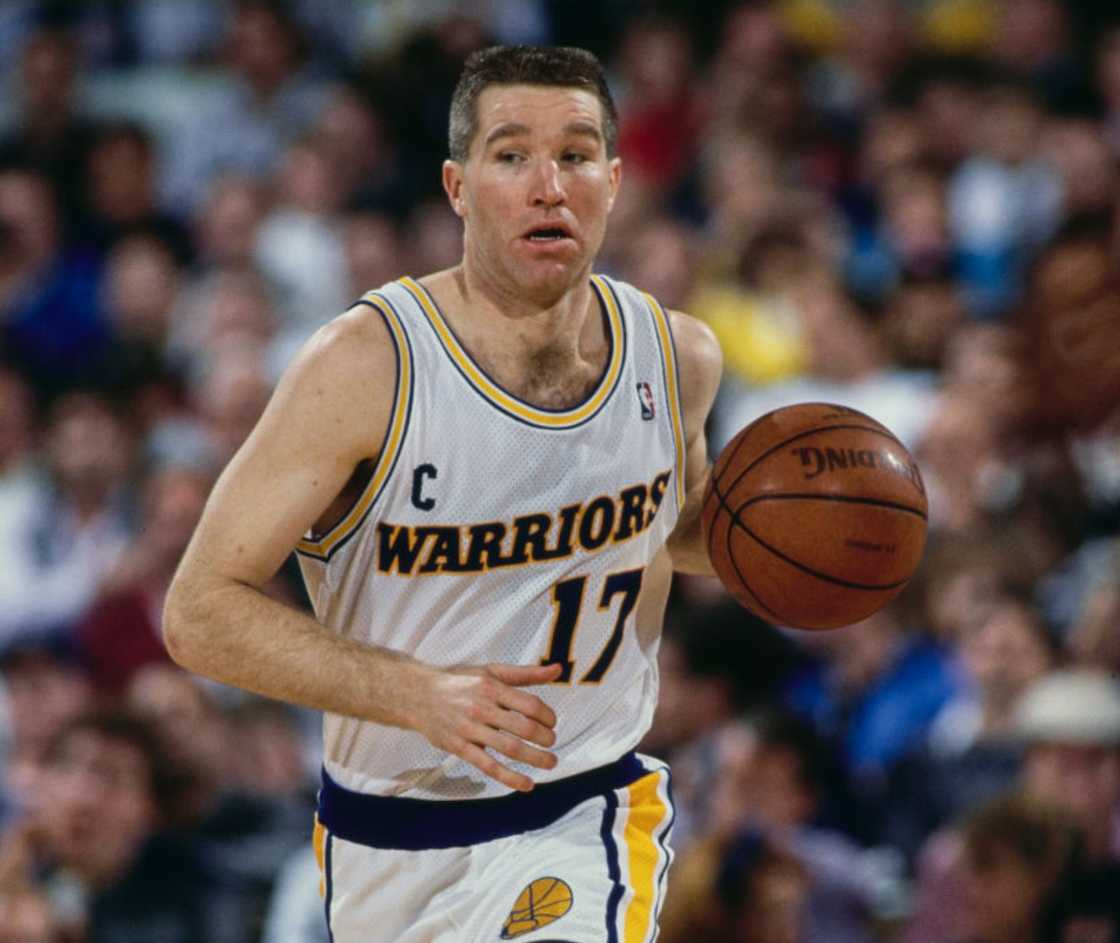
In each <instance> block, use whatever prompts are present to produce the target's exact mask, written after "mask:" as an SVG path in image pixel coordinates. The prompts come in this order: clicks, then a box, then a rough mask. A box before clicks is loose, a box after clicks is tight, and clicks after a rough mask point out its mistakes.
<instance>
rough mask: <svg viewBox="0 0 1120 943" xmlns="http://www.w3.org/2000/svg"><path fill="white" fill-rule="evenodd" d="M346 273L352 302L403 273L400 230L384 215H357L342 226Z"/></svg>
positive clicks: (403, 263)
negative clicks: (343, 230) (343, 229)
mask: <svg viewBox="0 0 1120 943" xmlns="http://www.w3.org/2000/svg"><path fill="white" fill-rule="evenodd" d="M345 227H346V228H345V233H344V239H345V248H346V270H347V272H348V273H349V279H348V284H349V289H350V297H351V298H355V299H356V298H360V297H361V296H362V295H364V294H365V293H366V292H367V291H369V290H370V289H371V288H372V287H380V286H381V285H384V284H385V283H386V282H391V281H392V280H393V279H395V278H397V277H399V276H400V275H401V273H402V272H404V270H405V261H406V260H405V257H404V246H403V242H402V239H401V232H400V228H399V227H398V226H397V224H396V222H395V221H394V220H393V218H392V217H390V216H388V215H386V214H384V213H375V212H369V211H359V212H356V213H351V214H350V215H349V216H347V217H346V222H345Z"/></svg>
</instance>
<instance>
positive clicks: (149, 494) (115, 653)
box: [77, 468, 211, 696]
mask: <svg viewBox="0 0 1120 943" xmlns="http://www.w3.org/2000/svg"><path fill="white" fill-rule="evenodd" d="M210 483H211V479H210V477H209V476H208V475H205V474H202V473H199V472H197V471H193V470H191V469H187V468H161V469H157V470H156V471H155V472H153V474H152V475H151V476H150V477H149V478H148V479H147V480H146V481H145V483H144V494H143V501H142V505H143V507H142V511H141V518H140V527H139V531H138V533H137V535H136V539H135V540H133V541H132V542H131V543H130V545H129V546H128V548H127V549H126V550H125V551H124V553H123V554H122V555H121V559H120V561H119V562H118V565H117V567H116V569H115V570H114V571H113V572H112V573H111V574H109V575H108V577H107V579H106V583H105V585H104V586H103V587H102V591H101V594H100V598H99V599H98V600H97V602H95V603H94V605H93V607H92V608H91V609H90V611H89V612H88V614H87V615H86V616H85V618H84V619H83V620H82V621H81V623H80V624H79V625H78V628H77V642H78V645H79V646H80V649H81V652H82V655H83V657H84V660H85V663H86V664H87V665H88V666H89V670H90V676H91V679H92V680H93V683H94V685H95V686H96V687H97V689H98V690H99V692H101V693H102V694H106V695H113V696H119V695H121V694H122V693H124V691H125V689H126V688H127V687H128V684H129V682H130V681H131V679H132V678H133V677H134V676H135V674H136V673H137V672H138V671H139V670H141V669H142V668H143V667H144V666H146V665H149V664H170V659H169V658H168V656H167V652H166V650H165V649H164V647H163V636H162V632H161V629H160V621H161V615H162V612H163V599H164V596H165V594H166V593H167V587H168V586H169V585H170V584H171V577H172V576H174V574H175V568H176V567H177V566H178V564H179V558H180V557H181V556H182V555H183V551H184V550H186V548H187V543H188V541H189V540H190V538H191V534H193V533H194V528H195V525H196V524H197V523H198V519H199V517H200V516H201V515H202V507H203V505H204V504H205V503H206V496H207V495H208V494H209V492H210Z"/></svg>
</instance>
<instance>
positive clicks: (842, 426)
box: [727, 422, 902, 494]
mask: <svg viewBox="0 0 1120 943" xmlns="http://www.w3.org/2000/svg"><path fill="white" fill-rule="evenodd" d="M834 429H862V430H863V431H864V432H873V433H874V434H875V435H881V436H882V437H883V438H884V439H890V440H891V441H892V442H894V443H896V444H897V445H899V446H901V445H902V443H901V442H899V441H898V439H896V438H895V437H894V436H893V435H891V434H890V433H889V432H887V431H886V430H885V429H875V428H873V427H872V426H860V425H856V424H855V423H854V422H847V423H838V424H836V425H834V426H814V427H813V428H812V429H804V430H802V431H801V432H799V433H797V435H791V436H790V437H789V438H788V439H783V440H782V441H781V442H778V443H777V444H776V445H772V446H770V448H768V449H767V450H766V451H765V452H763V453H762V454H761V455H760V456H758V458H756V459H755V460H754V461H753V462H751V463H750V464H749V465H748V466H747V467H746V468H744V469H743V470H742V471H741V472H739V477H738V478H736V479H735V480H734V481H733V482H731V487H730V488H728V489H727V493H728V494H731V492H732V491H734V490H735V486H736V485H737V484H739V482H740V481H742V480H743V477H744V476H745V475H747V473H749V472H750V471H752V470H753V469H754V468H756V467H757V466H758V464H759V463H760V462H761V461H762V460H763V459H765V458H767V457H769V456H770V455H773V454H774V453H775V452H776V451H778V449H781V448H785V446H787V445H789V444H790V443H791V442H796V441H797V440H798V439H803V438H805V436H807V435H815V434H816V433H818V432H832V431H833V430H834Z"/></svg>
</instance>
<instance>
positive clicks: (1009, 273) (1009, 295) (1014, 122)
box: [949, 0, 1062, 318]
mask: <svg viewBox="0 0 1120 943" xmlns="http://www.w3.org/2000/svg"><path fill="white" fill-rule="evenodd" d="M1028 2H1036V0H1028ZM1037 2H1048V0H1037ZM982 102H983V105H982V112H981V115H980V119H979V123H978V126H977V133H978V147H977V153H976V155H975V156H973V157H971V158H969V159H968V160H966V161H965V162H964V163H963V164H962V165H961V166H960V168H959V169H958V170H957V171H956V173H955V174H954V175H953V178H952V180H951V181H950V184H949V219H950V224H951V228H952V233H953V241H954V243H955V244H956V246H957V247H958V250H959V253H960V256H959V261H960V278H961V280H962V283H963V285H964V288H965V292H966V299H967V301H968V305H969V309H970V311H971V313H972V314H973V316H974V317H977V318H998V317H1001V316H1004V315H1005V314H1006V313H1007V310H1008V308H1009V307H1010V306H1011V305H1012V304H1013V303H1014V302H1016V301H1017V300H1018V299H1019V297H1020V292H1021V290H1022V278H1023V273H1024V271H1025V268H1026V265H1027V264H1028V262H1029V260H1030V259H1031V258H1032V257H1033V256H1034V254H1035V253H1036V252H1037V251H1038V249H1039V248H1040V247H1041V246H1042V244H1043V243H1044V242H1045V241H1046V240H1047V239H1048V238H1050V237H1051V236H1052V235H1053V234H1054V232H1055V231H1056V230H1057V228H1058V225H1059V223H1060V221H1061V216H1060V214H1061V208H1062V190H1061V180H1060V178H1059V177H1058V175H1057V173H1056V172H1055V171H1054V169H1053V168H1051V167H1050V166H1048V165H1047V164H1046V163H1045V162H1043V161H1042V160H1041V159H1040V147H1039V134H1040V132H1041V130H1042V126H1043V122H1044V120H1045V119H1044V115H1043V113H1042V111H1041V109H1040V107H1039V103H1038V101H1037V99H1036V98H1035V97H1034V96H1033V94H1032V93H1031V90H1030V89H1029V87H1027V86H1026V85H1023V84H1018V83H1016V82H1014V81H999V82H995V83H993V84H992V85H991V86H990V87H989V88H988V90H987V92H986V93H985V95H984V96H983V99H982Z"/></svg>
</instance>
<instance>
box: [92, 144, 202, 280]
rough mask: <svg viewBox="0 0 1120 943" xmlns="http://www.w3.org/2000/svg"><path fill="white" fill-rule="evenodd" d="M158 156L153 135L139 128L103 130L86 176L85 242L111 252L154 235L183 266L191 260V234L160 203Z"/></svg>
mask: <svg viewBox="0 0 1120 943" xmlns="http://www.w3.org/2000/svg"><path fill="white" fill-rule="evenodd" d="M156 172H157V163H156V151H155V142H154V140H153V139H152V136H151V134H150V133H149V132H148V131H146V130H145V129H144V128H143V127H141V126H140V125H138V124H135V123H129V122H123V123H120V124H115V125H110V126H108V127H105V128H102V129H101V130H100V131H99V132H98V133H97V136H96V137H95V139H94V141H93V144H92V146H91V148H90V153H89V157H88V162H87V172H86V180H87V187H86V190H85V192H86V194H87V198H88V203H89V209H88V216H87V218H86V219H85V220H84V221H83V224H82V241H83V242H85V243H87V244H89V245H92V246H97V247H98V248H102V249H107V248H110V247H112V245H113V244H114V243H115V242H116V241H117V240H119V239H121V238H122V237H123V236H126V235H133V234H136V233H150V234H152V235H154V236H156V237H158V238H159V239H160V240H161V241H162V242H163V243H164V244H166V245H167V246H168V247H169V248H170V249H171V251H172V252H173V253H174V255H175V258H176V260H177V261H179V262H185V261H187V260H188V259H189V258H190V255H191V245H190V240H189V239H188V237H187V232H186V229H185V228H184V226H183V225H182V223H181V222H180V221H179V220H178V218H177V217H175V216H173V215H171V214H170V213H167V212H165V211H163V210H162V209H160V207H159V205H158V203H157V198H156Z"/></svg>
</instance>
